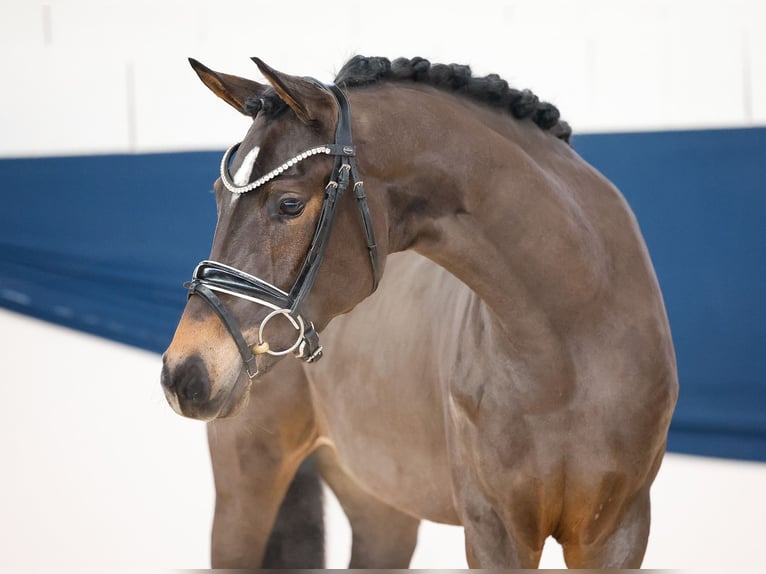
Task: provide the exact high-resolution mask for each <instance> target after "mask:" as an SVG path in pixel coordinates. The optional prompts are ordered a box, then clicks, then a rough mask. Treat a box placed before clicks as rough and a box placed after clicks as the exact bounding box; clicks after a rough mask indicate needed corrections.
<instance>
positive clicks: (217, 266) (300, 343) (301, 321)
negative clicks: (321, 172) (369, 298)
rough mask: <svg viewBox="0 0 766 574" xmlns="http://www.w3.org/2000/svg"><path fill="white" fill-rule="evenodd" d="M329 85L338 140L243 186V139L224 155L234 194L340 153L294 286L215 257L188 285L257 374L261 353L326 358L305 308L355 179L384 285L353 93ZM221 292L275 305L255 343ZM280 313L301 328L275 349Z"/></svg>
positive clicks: (375, 276)
mask: <svg viewBox="0 0 766 574" xmlns="http://www.w3.org/2000/svg"><path fill="white" fill-rule="evenodd" d="M317 83H318V82H317ZM324 88H325V89H327V90H328V91H329V92H330V93H331V94H332V95H333V96H334V97H335V99H336V101H337V102H338V108H339V112H338V124H337V126H336V129H335V142H334V143H333V144H327V145H324V146H320V147H317V148H313V149H311V150H308V151H306V152H303V153H302V154H299V155H297V156H296V157H294V158H292V159H291V160H289V161H287V162H285V163H284V164H282V165H281V166H280V167H279V168H277V169H275V170H273V171H271V172H270V173H268V174H266V175H265V176H264V177H261V178H260V179H258V180H257V181H255V182H253V183H250V184H248V185H245V186H239V187H238V186H237V185H235V184H234V183H233V181H232V178H231V176H230V175H229V159H230V158H231V156H232V155H233V153H234V152H235V151H236V150H237V148H238V147H239V145H240V144H236V145H234V146H232V147H231V148H230V149H229V150H228V151H227V152H226V153H225V154H224V157H223V161H222V162H221V180H222V182H223V184H224V186H225V187H226V188H227V189H228V190H229V191H230V192H232V193H247V192H249V191H252V190H253V189H256V188H258V187H260V186H261V185H264V184H265V183H267V182H268V181H270V180H271V179H273V178H274V177H278V176H279V175H280V174H281V173H282V172H283V171H285V170H286V169H288V168H289V167H291V166H292V165H295V163H298V162H299V161H302V160H304V159H307V158H309V157H311V156H313V155H317V154H328V155H332V156H334V158H335V163H334V165H333V169H332V173H331V175H330V181H329V183H328V184H327V186H326V187H325V191H324V199H323V201H322V209H321V212H320V214H319V220H318V222H317V226H316V229H315V231H314V237H313V238H312V240H311V245H310V246H309V249H308V253H307V255H306V259H305V260H304V262H303V266H302V267H301V270H300V272H299V273H298V277H297V278H296V280H295V282H294V283H293V286H292V287H291V288H290V291H289V292H285V291H283V290H282V289H280V288H278V287H275V286H274V285H271V284H270V283H268V282H266V281H264V280H262V279H259V278H258V277H255V276H253V275H250V274H248V273H245V272H244V271H241V270H239V269H236V268H234V267H230V266H228V265H224V264H223V263H219V262H217V261H210V260H205V261H202V262H201V263H199V265H197V267H196V268H195V270H194V274H193V275H192V280H191V281H189V282H188V283H185V284H184V286H185V287H186V288H187V289H188V296H189V297H191V296H192V295H197V296H199V297H201V298H202V299H203V300H204V301H205V302H206V303H207V304H208V305H210V307H211V308H212V309H213V311H214V312H215V313H216V314H217V315H218V317H219V318H220V319H221V321H222V323H223V324H224V326H225V327H226V329H227V330H228V331H229V333H230V334H231V336H232V338H233V339H234V342H235V343H236V345H237V348H238V350H239V354H240V355H241V356H242V361H243V362H244V364H245V369H246V371H247V374H248V376H249V377H250V378H251V379H252V378H254V377H255V376H256V375H257V374H258V366H257V362H256V355H259V354H264V353H268V354H270V355H286V354H288V353H291V352H293V353H295V354H296V355H297V356H298V357H299V358H300V359H302V360H303V361H306V362H308V363H311V362H314V361H317V360H318V359H319V358H321V356H322V347H321V346H320V345H319V335H318V333H317V332H316V330H315V329H314V324H313V323H312V322H311V321H309V320H307V319H306V318H304V317H303V316H302V314H301V310H302V308H303V305H304V303H305V302H306V299H307V298H308V296H309V293H310V292H311V288H312V287H313V286H314V282H315V280H316V277H317V273H318V272H319V266H320V265H321V264H322V259H323V258H324V254H325V250H326V249H327V243H328V240H329V238H330V232H331V231H332V226H333V222H334V221H335V215H336V213H337V211H338V206H339V205H340V199H341V198H342V197H343V193H344V192H345V191H346V189H347V188H348V185H349V183H350V181H353V182H354V195H355V196H356V203H357V208H358V209H359V213H360V215H361V220H362V228H363V231H364V236H365V240H366V242H367V250H368V252H369V256H370V265H371V266H372V278H373V284H372V290H373V291H375V289H377V287H378V281H379V272H378V248H377V245H376V243H375V232H374V230H373V226H372V217H371V215H370V210H369V206H368V204H367V196H366V195H365V193H364V184H363V182H362V180H361V179H360V178H359V173H358V171H357V168H356V162H355V160H354V158H355V156H356V148H355V147H354V145H353V143H352V139H351V106H350V104H349V101H348V98H347V97H346V95H345V94H344V93H343V92H342V91H341V89H340V88H339V87H338V86H336V85H334V84H329V85H325V86H324ZM216 292H218V293H224V294H227V295H232V296H234V297H238V298H240V299H244V300H247V301H250V302H253V303H257V304H260V305H263V306H265V307H268V308H270V309H272V311H271V313H269V314H268V315H267V316H266V317H265V318H264V319H263V321H262V322H261V325H260V327H259V329H258V342H257V343H255V344H252V343H248V342H247V341H246V340H245V337H244V335H243V334H242V330H241V328H240V326H239V324H238V322H237V320H236V319H235V318H234V316H233V315H232V314H231V313H230V312H229V311H228V309H227V308H226V306H225V305H224V304H223V303H222V302H221V300H220V299H219V298H218V296H217V295H216ZM278 315H284V316H285V317H286V318H287V319H288V320H289V321H290V323H291V324H292V326H293V327H294V328H295V329H296V331H297V332H298V336H297V339H296V341H295V343H293V345H291V346H290V347H289V348H287V349H283V350H280V351H276V350H274V349H271V348H270V346H269V344H268V343H267V342H266V340H265V339H264V328H265V326H266V324H267V323H268V322H269V321H270V320H271V319H273V318H274V317H276V316H278Z"/></svg>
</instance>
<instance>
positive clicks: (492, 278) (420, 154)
mask: <svg viewBox="0 0 766 574" xmlns="http://www.w3.org/2000/svg"><path fill="white" fill-rule="evenodd" d="M355 100H356V101H355V102H354V105H355V114H357V115H358V116H359V120H358V121H359V127H358V128H355V129H357V133H358V134H359V137H357V143H358V145H359V148H360V152H361V153H364V154H365V155H364V156H363V157H364V159H362V157H360V167H362V165H363V166H364V167H363V168H362V169H363V170H364V174H363V176H364V178H365V180H367V181H368V182H370V185H369V186H368V188H369V189H371V190H372V189H383V190H385V200H384V201H385V204H386V208H387V211H388V213H387V220H388V225H389V230H388V231H389V251H391V252H393V251H400V250H404V249H413V250H415V251H417V252H419V253H420V254H422V255H424V256H426V257H428V258H429V259H431V260H433V261H434V262H436V263H438V264H439V265H441V266H442V267H444V268H446V269H447V270H449V271H450V272H451V273H452V274H454V275H455V276H457V277H458V278H459V279H460V280H462V281H463V282H464V283H466V284H467V285H468V286H469V287H470V288H471V289H473V290H474V291H475V292H476V293H477V295H478V296H479V297H480V298H481V299H482V300H483V301H484V302H485V303H486V304H487V305H488V306H489V307H490V309H491V310H492V311H493V313H494V314H495V316H496V317H497V318H498V319H499V321H500V323H501V324H503V325H504V326H505V328H506V330H508V329H511V328H513V329H514V330H516V331H517V332H519V333H520V334H521V333H523V332H524V331H528V330H530V329H531V330H536V329H539V328H540V325H541V324H542V323H546V322H548V320H549V318H550V316H551V314H552V313H554V312H555V311H556V308H560V307H562V306H566V305H569V304H570V303H574V301H573V299H574V298H577V297H580V296H583V294H582V293H581V291H583V290H584V289H585V290H587V289H589V288H590V287H591V286H592V283H593V282H594V281H595V280H596V279H595V275H596V274H597V273H596V272H595V270H594V269H592V267H591V265H592V263H590V262H589V259H590V258H591V257H592V256H593V253H592V250H593V249H592V247H593V246H592V245H590V244H589V241H590V240H589V237H588V236H589V235H590V234H589V233H588V232H587V231H588V230H587V229H585V233H584V232H583V220H582V217H581V210H580V207H581V206H580V205H578V204H577V202H573V201H572V198H571V194H570V193H569V191H570V190H568V189H566V186H565V185H564V184H563V183H562V182H563V181H565V180H566V179H567V178H568V177H569V176H571V177H575V178H579V181H580V182H582V181H583V180H585V179H589V178H590V179H593V177H592V170H590V168H588V167H587V166H586V165H585V164H584V162H582V161H581V160H579V158H578V157H577V156H576V154H574V152H572V150H571V149H570V148H569V147H568V146H567V145H566V144H564V143H563V142H560V141H558V140H556V139H555V138H554V136H552V135H550V134H547V133H544V132H543V131H542V130H541V129H540V128H538V127H537V126H536V125H534V124H533V123H532V122H530V121H524V122H519V121H517V120H514V119H513V118H512V117H511V116H510V115H509V114H507V113H504V112H501V111H496V110H493V109H490V108H487V107H485V106H482V105H480V104H474V103H472V102H469V101H466V100H464V99H462V98H458V97H456V96H454V95H451V94H448V93H443V92H439V91H437V90H435V89H430V88H413V87H402V86H401V85H399V86H396V85H389V86H385V85H383V86H379V87H376V88H375V89H367V90H361V91H359V92H358V93H357V94H356V97H355ZM359 111H361V113H359ZM375 180H377V181H375ZM602 185H603V184H602ZM585 228H587V225H586V226H585ZM543 235H544V236H545V241H544V242H543V241H540V240H541V239H542V236H543ZM591 239H592V237H591ZM573 279H576V281H577V282H578V283H579V286H577V287H576V288H573V287H572V280H573Z"/></svg>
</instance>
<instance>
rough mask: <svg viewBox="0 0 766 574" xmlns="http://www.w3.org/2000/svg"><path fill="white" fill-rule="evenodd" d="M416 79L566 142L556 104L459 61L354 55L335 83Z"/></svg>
mask: <svg viewBox="0 0 766 574" xmlns="http://www.w3.org/2000/svg"><path fill="white" fill-rule="evenodd" d="M386 81H390V82H417V83H421V84H425V85H429V86H433V87H435V88H439V89H442V90H444V91H448V92H454V93H456V94H462V95H465V96H467V97H469V98H471V99H472V100H475V101H479V102H482V103H484V104H487V105H490V106H492V107H499V108H503V109H505V110H507V111H508V112H510V113H511V114H513V116H514V117H516V118H518V119H526V118H528V119H531V120H532V121H533V122H534V123H535V124H537V125H538V126H539V127H540V128H541V129H542V130H545V131H548V132H550V133H551V134H553V135H555V136H556V137H557V138H559V139H561V140H563V141H565V142H567V143H569V138H570V137H571V135H572V128H571V127H570V126H569V124H567V123H566V122H565V121H563V120H561V119H560V114H559V111H558V109H557V108H556V106H554V105H553V104H550V103H548V102H541V101H540V99H539V98H538V97H537V96H536V95H535V94H533V93H532V92H531V91H530V90H517V89H515V88H512V87H510V86H509V85H508V82H506V81H505V80H503V79H502V78H501V77H500V76H498V75H497V74H489V75H488V76H484V77H475V76H473V74H472V73H471V68H470V67H469V66H465V65H462V64H432V63H431V62H429V61H428V60H426V59H424V58H419V57H415V58H397V59H396V60H394V61H393V62H392V61H390V60H389V59H388V58H383V57H369V58H368V57H365V56H354V57H353V58H351V59H350V60H349V61H348V62H346V63H345V64H344V65H343V67H342V68H341V70H340V72H338V74H337V76H336V78H335V83H336V84H338V85H342V86H344V87H347V88H351V87H355V86H364V85H369V84H374V83H378V82H386Z"/></svg>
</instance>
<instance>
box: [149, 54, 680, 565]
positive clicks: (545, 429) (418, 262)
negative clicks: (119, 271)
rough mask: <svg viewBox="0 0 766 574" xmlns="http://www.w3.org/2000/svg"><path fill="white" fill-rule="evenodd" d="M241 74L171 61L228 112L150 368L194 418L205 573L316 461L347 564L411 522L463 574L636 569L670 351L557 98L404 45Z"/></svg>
mask: <svg viewBox="0 0 766 574" xmlns="http://www.w3.org/2000/svg"><path fill="white" fill-rule="evenodd" d="M254 60H255V62H256V64H257V65H258V67H259V69H260V71H261V72H262V74H263V75H264V76H265V77H266V79H267V80H268V82H269V83H268V85H263V84H260V83H257V82H254V81H251V80H247V79H244V78H239V77H236V76H231V75H227V74H222V73H217V72H214V71H212V70H210V69H208V68H206V67H205V66H203V65H202V64H199V63H198V62H196V61H192V65H193V67H194V69H195V70H196V71H197V73H198V75H199V76H200V78H201V79H202V81H203V82H204V83H205V84H206V85H207V86H208V87H209V88H210V89H211V90H213V91H214V92H215V93H216V94H217V95H218V96H220V97H221V98H222V99H224V100H225V101H226V102H227V103H229V104H230V105H232V106H233V107H235V108H236V109H237V110H238V111H240V112H242V113H243V114H245V115H247V116H250V117H252V124H251V126H250V129H249V131H248V132H247V134H246V135H245V137H244V139H243V141H242V142H241V143H240V144H238V145H237V146H235V147H233V148H232V149H231V150H229V152H227V153H226V154H225V156H224V159H223V161H222V164H221V177H220V178H219V179H218V180H217V181H216V184H215V191H216V198H217V205H218V223H217V228H216V233H215V237H214V239H213V247H212V252H211V255H210V260H207V261H204V262H202V263H201V264H200V265H199V266H198V267H197V269H196V270H195V272H194V274H193V278H192V281H191V282H190V283H189V284H188V286H189V294H190V298H189V301H188V303H187V306H186V309H185V311H184V314H183V316H182V318H181V321H180V323H179V325H178V329H177V331H176V334H175V337H174V339H173V341H172V343H171V345H170V347H169V348H168V350H167V352H166V353H165V355H164V359H163V373H162V382H163V386H164V389H165V393H166V396H167V398H168V400H169V402H170V404H171V405H172V406H173V408H174V409H175V410H176V411H177V412H179V413H180V414H183V415H185V416H190V417H194V418H199V419H203V420H211V421H214V422H212V423H211V424H210V426H209V430H210V433H209V436H210V445H211V452H212V458H213V465H214V470H215V477H216V494H217V499H216V519H215V524H214V529H213V563H214V565H215V566H240V567H245V566H257V565H259V564H260V560H261V558H262V555H263V549H264V547H265V544H266V540H267V538H268V534H269V531H270V529H271V525H272V523H273V520H274V516H275V515H276V512H277V509H278V506H279V503H280V501H281V499H282V497H283V496H284V493H285V491H286V489H287V486H288V485H289V482H290V479H291V477H292V475H293V473H294V472H295V469H296V468H297V467H298V465H299V464H300V462H301V461H302V460H303V459H304V458H305V457H306V456H308V455H309V454H310V453H312V452H314V451H317V453H318V455H319V463H320V468H321V471H322V474H323V476H324V477H325V478H326V479H327V480H328V482H329V484H330V485H331V486H332V487H333V488H335V489H336V491H337V492H338V494H339V499H340V500H341V503H342V504H343V505H344V508H345V509H346V511H347V513H348V514H349V517H350V518H351V523H352V528H353V530H354V554H353V557H352V565H354V566H356V567H361V566H377V567H395V566H400V567H401V566H406V564H407V561H408V560H409V556H410V555H411V552H412V548H414V541H415V537H416V533H417V523H418V521H419V520H420V519H429V520H434V521H437V522H444V523H449V524H459V525H462V526H463V527H464V529H465V544H466V556H467V559H468V563H469V565H470V566H472V567H481V568H529V567H536V566H537V565H538V563H539V559H540V554H541V551H542V547H543V544H544V542H545V540H546V539H547V538H548V537H549V536H552V537H554V538H555V539H556V540H557V541H558V542H559V543H560V544H561V545H562V547H563V550H564V558H565V560H566V563H567V565H568V566H570V567H575V568H610V567H628V568H636V567H638V566H640V564H641V561H642V559H643V555H644V552H645V549H646V543H647V538H648V533H649V522H650V504H649V490H650V486H651V484H652V482H653V480H654V477H655V476H656V474H657V471H658V469H659V466H660V463H661V461H662V457H663V454H664V450H665V443H666V438H667V431H668V426H669V424H670V418H671V415H672V412H673V408H674V405H675V401H676V397H677V393H678V383H677V375H676V365H675V357H674V352H673V346H672V340H671V336H670V330H669V326H668V321H667V316H666V313H665V309H664V305H663V301H662V296H661V293H660V289H659V286H658V283H657V279H656V277H655V273H654V270H653V268H652V264H651V261H650V259H649V255H648V253H647V250H646V247H645V244H644V242H643V239H642V237H641V234H640V231H639V229H638V225H637V223H636V220H635V218H634V216H633V214H632V213H631V211H630V209H629V207H628V206H627V204H626V202H625V200H624V199H623V198H622V196H621V195H620V194H619V192H618V191H617V190H616V189H615V188H614V186H613V185H612V184H611V183H609V182H608V181H607V180H606V179H605V178H604V177H603V176H601V175H600V174H599V173H598V172H597V171H596V170H595V169H594V168H592V167H591V166H589V165H588V164H587V163H586V162H585V161H583V160H582V159H581V158H580V157H579V156H578V155H577V153H576V152H575V151H574V150H573V149H572V148H571V147H570V145H569V144H568V138H569V135H570V130H569V128H568V126H567V125H566V124H565V123H564V122H562V121H560V120H559V116H558V111H557V110H556V108H555V107H553V106H552V105H550V104H547V103H542V102H540V101H539V100H538V99H537V98H536V97H535V96H534V95H533V94H531V92H529V91H518V90H515V89H512V88H510V87H509V86H508V85H507V83H506V82H504V81H503V80H502V79H500V78H499V77H497V76H495V75H490V76H487V77H484V78H475V77H473V76H472V75H471V73H470V70H469V69H468V68H467V67H465V66H459V65H454V64H453V65H449V66H445V65H438V64H434V65H432V64H430V63H429V62H428V61H426V60H423V59H421V58H413V59H411V60H407V59H399V60H396V61H394V62H389V61H388V60H386V59H384V58H364V57H361V56H358V57H355V58H353V59H352V60H350V61H349V62H348V63H347V64H346V65H345V66H344V67H343V68H342V70H341V71H340V73H339V75H338V77H337V78H336V82H335V84H332V85H323V84H321V83H319V82H317V81H316V80H313V79H310V78H299V77H295V76H290V75H287V74H284V73H281V72H278V71H276V70H274V69H272V68H271V67H269V66H267V65H266V64H265V63H263V62H262V61H260V60H258V59H255V58H254ZM400 251H409V252H415V253H408V254H401V255H393V254H396V253H397V252H400ZM379 282H380V288H379V289H377V291H376V288H377V286H378V283H379ZM320 335H321V344H320V340H319V339H320ZM287 355H294V356H295V357H297V358H298V359H302V361H298V360H296V359H295V357H290V358H288V359H286V360H284V361H282V359H283V358H284V357H285V356H287ZM323 355H324V356H323ZM280 361H281V362H280ZM270 371H271V372H270ZM234 415H238V416H234ZM227 417H233V418H227ZM344 501H345V503H344ZM376 524H387V525H389V526H390V525H397V526H396V528H389V529H388V530H390V531H393V530H395V531H396V532H397V536H394V535H390V536H385V535H381V536H379V537H378V536H375V533H376V526H375V525H376ZM382 531H383V529H382V528H378V529H377V532H378V533H379V534H380V533H381V532H382ZM357 535H358V536H357ZM395 549H398V551H395ZM386 556H388V558H386Z"/></svg>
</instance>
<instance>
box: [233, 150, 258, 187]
mask: <svg viewBox="0 0 766 574" xmlns="http://www.w3.org/2000/svg"><path fill="white" fill-rule="evenodd" d="M259 151H261V148H259V147H258V146H255V147H254V148H253V149H251V150H250V151H249V152H247V155H246V156H245V159H243V160H242V165H240V166H239V169H238V170H237V173H235V174H234V183H235V184H236V185H238V186H243V185H247V184H248V183H250V176H251V175H252V173H253V166H254V165H255V160H256V158H257V157H258V152H259Z"/></svg>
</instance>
